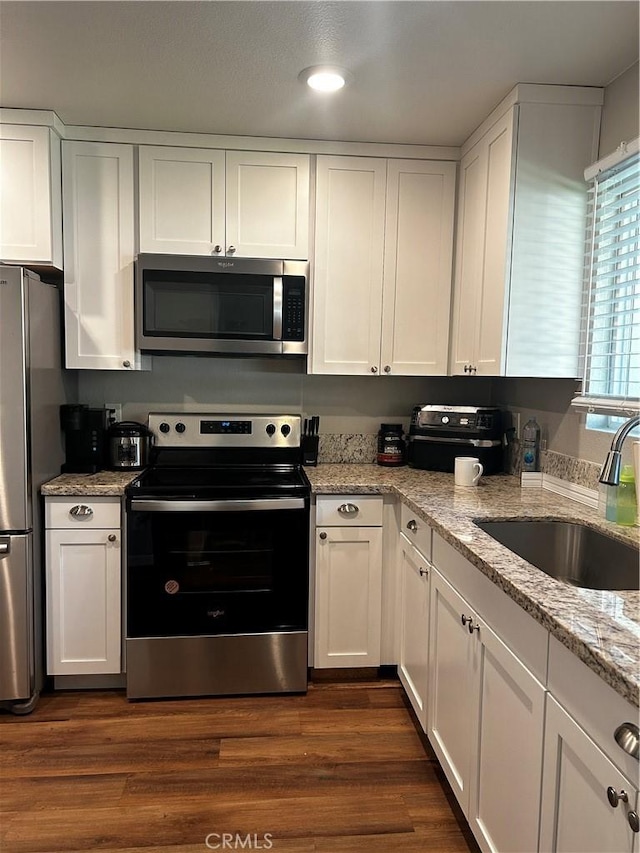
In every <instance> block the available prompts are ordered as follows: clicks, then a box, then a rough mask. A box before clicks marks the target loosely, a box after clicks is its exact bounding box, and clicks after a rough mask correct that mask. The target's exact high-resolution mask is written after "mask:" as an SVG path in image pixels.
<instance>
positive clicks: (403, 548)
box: [398, 536, 430, 731]
mask: <svg viewBox="0 0 640 853" xmlns="http://www.w3.org/2000/svg"><path fill="white" fill-rule="evenodd" d="M429 567H430V566H429V563H428V562H427V560H426V559H424V557H423V556H422V555H421V554H420V553H419V552H418V551H416V549H415V548H414V547H413V546H412V545H411V544H410V543H409V542H407V541H406V539H405V538H404V537H403V536H401V537H400V650H399V655H398V676H399V677H400V681H401V682H402V685H403V687H404V689H405V691H406V694H407V696H408V697H409V701H410V702H411V704H412V706H413V710H414V711H415V712H416V716H417V717H418V720H419V722H420V725H421V726H422V728H423V730H424V731H426V730H427V704H426V701H427V673H428V665H429Z"/></svg>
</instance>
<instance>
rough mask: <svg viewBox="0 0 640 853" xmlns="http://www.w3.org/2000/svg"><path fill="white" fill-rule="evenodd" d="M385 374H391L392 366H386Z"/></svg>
mask: <svg viewBox="0 0 640 853" xmlns="http://www.w3.org/2000/svg"><path fill="white" fill-rule="evenodd" d="M384 372H385V373H391V365H390V364H385V366H384Z"/></svg>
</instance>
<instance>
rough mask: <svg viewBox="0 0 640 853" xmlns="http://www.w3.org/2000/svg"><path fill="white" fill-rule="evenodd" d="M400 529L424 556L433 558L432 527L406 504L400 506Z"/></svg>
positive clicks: (428, 558)
mask: <svg viewBox="0 0 640 853" xmlns="http://www.w3.org/2000/svg"><path fill="white" fill-rule="evenodd" d="M400 530H401V532H402V533H404V535H405V536H406V537H407V539H408V540H409V542H411V543H412V544H413V545H415V547H416V548H417V549H418V551H420V552H421V554H422V556H423V557H425V558H426V559H427V560H431V528H430V527H429V525H428V524H427V522H426V521H423V520H422V519H421V518H420V517H419V516H417V515H416V514H415V512H414V511H413V510H412V509H409V507H408V506H406V505H405V504H402V506H401V508H400Z"/></svg>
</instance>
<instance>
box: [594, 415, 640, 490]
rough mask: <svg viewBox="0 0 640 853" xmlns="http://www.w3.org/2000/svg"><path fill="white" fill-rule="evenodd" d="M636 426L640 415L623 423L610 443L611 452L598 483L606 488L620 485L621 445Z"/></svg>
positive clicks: (639, 420)
mask: <svg viewBox="0 0 640 853" xmlns="http://www.w3.org/2000/svg"><path fill="white" fill-rule="evenodd" d="M637 426H640V415H634V416H633V417H632V418H629V420H628V421H625V422H624V423H623V424H622V426H621V427H620V428H619V430H618V431H617V432H616V434H615V435H614V437H613V441H612V442H611V450H609V452H608V453H607V456H606V459H605V460H604V464H603V466H602V470H601V471H600V478H599V479H600V482H601V483H604V484H605V485H606V486H617V485H618V484H619V483H620V468H621V466H622V445H623V444H624V440H625V438H626V437H627V436H628V435H629V433H630V432H631V430H632V429H635V428H636V427H637Z"/></svg>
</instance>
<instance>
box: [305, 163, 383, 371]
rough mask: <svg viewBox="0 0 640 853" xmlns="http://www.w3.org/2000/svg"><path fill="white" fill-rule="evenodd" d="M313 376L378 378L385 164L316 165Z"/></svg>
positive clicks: (312, 339)
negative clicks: (333, 374) (364, 376)
mask: <svg viewBox="0 0 640 853" xmlns="http://www.w3.org/2000/svg"><path fill="white" fill-rule="evenodd" d="M317 180H318V183H317V189H316V248H315V266H314V305H313V334H312V338H311V344H312V348H313V356H312V372H313V373H341V374H354V375H366V374H370V373H372V372H376V373H377V372H378V369H379V364H380V328H381V326H380V324H381V321H382V270H383V261H384V208H385V193H386V161H385V160H377V159H374V158H368V157H318V163H317Z"/></svg>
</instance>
